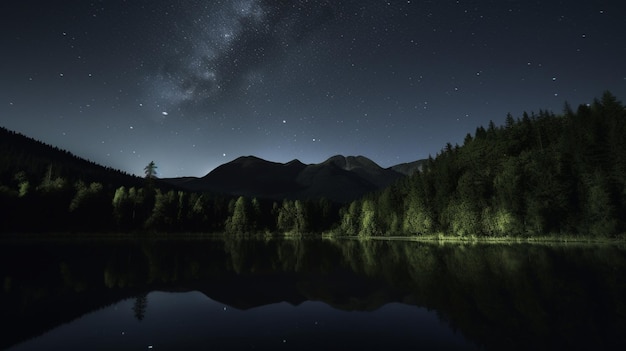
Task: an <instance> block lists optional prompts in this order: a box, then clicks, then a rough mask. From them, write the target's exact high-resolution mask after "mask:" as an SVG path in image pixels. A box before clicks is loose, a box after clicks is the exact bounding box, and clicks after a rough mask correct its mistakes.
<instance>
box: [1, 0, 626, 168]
mask: <svg viewBox="0 0 626 351" xmlns="http://www.w3.org/2000/svg"><path fill="white" fill-rule="evenodd" d="M0 50H1V55H0V125H1V126H4V127H6V128H8V129H11V130H15V131H18V132H20V133H23V134H25V135H27V136H30V137H33V138H35V139H38V140H41V141H43V142H45V143H48V144H52V145H54V146H58V147H60V148H63V149H66V150H69V151H70V152H72V153H74V154H76V155H78V156H81V157H84V158H87V159H90V160H92V161H94V162H97V163H99V164H102V165H105V166H111V167H114V168H117V169H121V170H123V171H126V172H129V173H133V174H138V175H141V174H142V173H143V168H144V166H145V165H147V164H148V163H149V162H150V161H152V160H154V161H155V162H156V164H157V166H158V171H159V176H161V177H173V176H203V175H204V174H206V173H207V172H209V171H210V170H211V169H213V168H215V167H216V166H218V165H220V164H223V163H226V162H228V161H231V160H233V159H235V158H237V157H239V156H244V155H255V156H258V157H261V158H264V159H267V160H270V161H276V162H288V161H290V160H292V159H296V158H297V159H299V160H300V161H302V162H304V163H318V162H322V161H324V160H326V159H327V158H329V157H330V156H333V155H336V154H343V155H354V156H356V155H363V156H366V157H369V158H371V159H372V160H374V161H375V162H377V163H378V164H380V165H381V166H383V167H388V166H392V165H394V164H398V163H402V162H410V161H415V160H418V159H422V158H426V157H428V155H433V156H434V155H435V154H436V153H437V152H439V151H440V150H441V149H442V148H443V147H444V146H445V144H446V143H447V142H451V143H452V144H454V143H459V144H461V143H462V141H463V138H464V137H465V135H466V134H467V133H468V132H471V133H473V132H474V131H475V129H476V127H477V126H479V125H483V126H486V125H487V124H488V123H489V120H493V121H494V122H496V124H498V125H500V124H503V123H504V120H505V117H506V114H507V113H509V112H510V113H511V114H512V115H513V116H514V117H520V116H521V114H522V112H523V111H528V112H531V111H535V112H538V111H539V109H548V110H551V111H554V112H556V113H560V112H561V111H562V110H563V106H564V103H565V101H568V102H570V103H571V104H572V105H573V106H577V105H578V104H581V103H589V102H591V100H592V99H593V98H594V97H600V96H601V94H602V92H603V91H605V90H610V91H611V92H612V93H613V94H614V95H616V96H617V97H618V99H619V100H622V101H624V100H625V99H626V5H625V4H624V1H623V0H607V1H601V0H599V1H556V0H547V1H522V0H520V1H505V0H498V1H477V0H474V1H469V0H459V1H449V0H432V1H420V0H410V1H409V0H403V1H395V0H389V1H380V0H376V1H372V0H369V1H368V0H349V1H340V0H310V1H306V0H293V1H290V0H273V1H270V0H235V1H226V0H223V1H199V0H178V1H160V0H149V1H147V0H136V1H135V0H133V1H131V0H128V1H2V3H1V4H0Z"/></svg>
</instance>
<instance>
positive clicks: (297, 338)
mask: <svg viewBox="0 0 626 351" xmlns="http://www.w3.org/2000/svg"><path fill="white" fill-rule="evenodd" d="M146 301H149V307H148V308H147V309H146V311H145V315H144V318H142V319H141V320H138V319H136V316H135V313H134V307H133V306H134V303H135V302H134V301H133V300H132V299H128V300H124V301H121V302H119V303H116V304H114V305H112V306H110V307H107V308H105V309H103V310H100V311H97V312H93V313H91V314H88V315H86V316H83V317H81V318H80V319H78V320H76V321H74V322H72V323H70V324H68V325H64V326H61V327H58V328H56V329H54V330H52V331H50V332H48V333H46V334H44V335H43V336H40V337H38V338H35V339H33V340H30V341H28V342H26V343H23V344H21V345H17V346H16V347H14V348H12V350H41V349H53V350H60V349H68V348H71V349H101V350H113V349H115V350H122V349H128V350H130V349H134V350H139V349H155V350H181V349H228V350H232V349H261V350H265V349H267V350H270V349H272V350H273V349H277V348H281V349H293V350H335V349H337V350H338V349H350V348H358V349H365V350H370V349H378V350H380V349H398V348H402V347H404V346H406V345H416V344H419V345H422V346H424V347H426V346H428V347H429V349H433V348H434V349H451V348H452V349H476V347H472V346H471V345H469V344H468V343H467V342H465V341H464V340H463V338H462V337H461V336H460V335H459V334H455V333H454V332H452V331H451V330H450V329H449V328H448V327H447V326H446V325H445V324H442V323H440V322H439V321H438V318H437V316H436V315H435V313H434V312H428V311H426V310H425V309H422V308H418V307H415V306H408V305H404V304H388V305H385V306H383V307H382V308H380V309H378V310H376V311H373V312H356V311H354V312H346V311H341V310H337V309H334V308H332V307H330V306H329V305H327V304H325V303H323V302H313V301H309V302H304V303H302V304H300V305H298V306H293V305H291V304H289V303H286V302H281V303H275V304H270V305H266V306H261V307H256V308H253V309H249V310H239V309H236V308H231V307H230V306H227V305H224V304H223V303H220V302H217V301H214V300H211V299H209V298H207V297H206V296H205V295H204V294H202V293H200V292H197V291H194V292H187V293H167V292H152V293H150V294H148V295H147V296H146Z"/></svg>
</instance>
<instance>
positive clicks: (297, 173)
mask: <svg viewBox="0 0 626 351" xmlns="http://www.w3.org/2000/svg"><path fill="white" fill-rule="evenodd" d="M407 167H408V168H407ZM410 169H411V168H410V166H407V165H405V166H402V167H400V168H399V170H398V171H396V170H394V169H393V168H386V169H384V168H381V167H380V166H379V165H377V164H376V163H374V162H373V161H371V160H369V159H368V158H365V157H363V156H357V157H354V156H349V157H344V156H333V157H331V158H329V159H328V160H326V161H324V162H322V163H319V164H310V165H305V164H303V163H302V162H300V161H298V160H293V161H291V162H288V163H284V164H283V163H276V162H270V161H266V160H263V159H260V158H257V157H253V156H247V157H239V158H237V159H236V160H234V161H231V162H228V163H226V164H223V165H221V166H219V167H217V168H216V169H214V170H213V171H211V172H210V173H209V174H207V175H205V176H204V177H202V178H173V179H166V181H168V182H170V183H172V184H175V185H178V186H180V187H183V188H186V189H189V190H192V191H212V192H218V193H227V194H231V195H244V196H250V197H255V196H256V197H262V198H273V199H284V198H288V199H308V198H320V197H325V198H328V199H330V200H335V201H341V202H345V201H349V200H353V199H355V198H358V197H360V196H362V195H364V194H366V193H368V192H371V191H374V190H376V189H380V188H382V187H385V186H387V185H389V184H390V183H392V182H393V181H395V180H397V179H399V178H401V177H403V176H404V175H405V173H402V171H409V170H410Z"/></svg>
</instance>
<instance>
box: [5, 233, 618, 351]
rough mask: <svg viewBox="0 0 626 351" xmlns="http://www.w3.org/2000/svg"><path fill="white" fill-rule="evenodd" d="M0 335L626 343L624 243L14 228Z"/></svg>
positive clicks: (122, 345)
mask: <svg viewBox="0 0 626 351" xmlns="http://www.w3.org/2000/svg"><path fill="white" fill-rule="evenodd" d="M1 242H2V245H1V246H0V253H1V254H0V260H1V261H2V265H1V266H0V267H1V268H0V273H1V275H0V278H2V282H3V289H2V291H1V294H2V295H1V299H0V308H1V311H0V312H2V313H1V316H2V317H1V318H2V325H4V327H3V332H2V336H1V337H0V348H2V349H9V350H50V349H91V350H94V349H95V350H112V349H115V350H150V349H152V350H181V349H211V350H280V349H285V350H339V349H342V350H345V349H355V350H381V349H386V350H406V349H427V350H500V349H508V350H511V349H519V350H530V349H547V348H556V349H565V348H569V349H605V350H606V349H622V348H624V347H626V333H624V331H625V330H626V298H625V297H626V249H625V248H624V247H619V246H617V245H600V244H569V245H563V244H552V245H547V244H510V245H505V244H450V243H448V244H438V243H424V242H414V241H382V240H367V241H359V240H322V239H320V240H313V239H310V240H267V241H263V240H237V239H228V240H208V239H207V240H204V239H180V240H178V239H177V240H164V239H155V240H147V239H143V240H140V239H124V240H122V239H115V240H113V239H95V238H93V239H79V240H76V239H75V240H71V239H58V240H57V239H46V240H42V239H38V240H32V239H31V240H22V239H16V238H12V239H6V238H5V239H4V240H3V241H1Z"/></svg>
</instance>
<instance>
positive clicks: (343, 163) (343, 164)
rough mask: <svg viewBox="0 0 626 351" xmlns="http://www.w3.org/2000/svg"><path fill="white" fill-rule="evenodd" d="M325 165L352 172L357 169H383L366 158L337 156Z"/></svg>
mask: <svg viewBox="0 0 626 351" xmlns="http://www.w3.org/2000/svg"><path fill="white" fill-rule="evenodd" d="M323 163H324V164H334V165H335V166H337V167H339V168H341V169H343V170H346V171H351V170H354V169H357V168H364V169H375V170H378V169H381V168H382V167H380V166H379V165H378V164H377V163H376V162H374V161H372V160H370V159H369V158H367V157H365V156H343V155H335V156H333V157H331V158H329V159H328V160H326V161H325V162H323Z"/></svg>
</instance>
